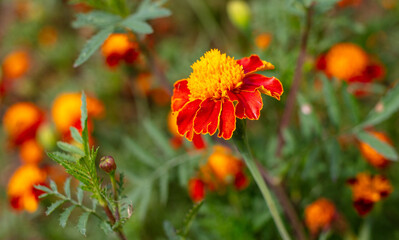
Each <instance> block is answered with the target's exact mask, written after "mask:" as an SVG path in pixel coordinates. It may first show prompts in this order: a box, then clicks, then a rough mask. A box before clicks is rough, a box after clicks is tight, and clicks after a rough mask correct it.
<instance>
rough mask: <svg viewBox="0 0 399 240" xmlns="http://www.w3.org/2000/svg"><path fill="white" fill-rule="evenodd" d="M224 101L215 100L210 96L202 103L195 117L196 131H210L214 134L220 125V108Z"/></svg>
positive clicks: (210, 133)
mask: <svg viewBox="0 0 399 240" xmlns="http://www.w3.org/2000/svg"><path fill="white" fill-rule="evenodd" d="M221 107H222V101H215V100H212V99H210V98H208V99H206V100H204V101H203V102H202V103H201V107H200V109H199V110H198V112H197V116H196V117H195V119H194V131H195V133H203V134H205V133H208V132H209V135H213V134H214V133H215V132H216V130H217V128H218V125H219V115H220V109H221Z"/></svg>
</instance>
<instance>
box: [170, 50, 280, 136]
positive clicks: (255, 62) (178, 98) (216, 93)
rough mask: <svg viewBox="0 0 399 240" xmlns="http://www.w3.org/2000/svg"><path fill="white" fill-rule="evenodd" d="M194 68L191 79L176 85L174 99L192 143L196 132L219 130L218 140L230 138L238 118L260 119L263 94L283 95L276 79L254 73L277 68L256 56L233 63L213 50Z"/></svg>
mask: <svg viewBox="0 0 399 240" xmlns="http://www.w3.org/2000/svg"><path fill="white" fill-rule="evenodd" d="M191 68H192V69H193V72H192V73H191V75H190V77H189V78H187V79H182V80H179V81H177V82H176V83H175V84H174V91H173V96H172V111H173V112H174V114H177V126H178V132H179V134H180V135H181V136H185V137H186V138H187V139H188V140H190V141H191V140H192V139H193V137H194V134H195V133H197V134H206V133H209V134H210V135H213V134H214V133H215V132H216V130H217V129H219V133H218V137H223V138H224V139H230V138H231V137H232V135H233V132H234V130H235V127H236V126H235V125H236V124H235V123H236V117H238V118H240V119H244V118H248V119H251V120H255V119H259V116H260V110H261V109H262V107H263V102H262V97H261V93H264V94H266V95H269V96H271V97H274V98H276V99H278V100H279V99H280V96H281V94H282V93H283V86H282V84H281V82H280V81H279V80H278V79H277V78H275V77H271V78H269V77H265V76H263V75H260V74H255V72H257V71H261V70H268V69H274V66H273V65H272V64H271V63H269V62H266V61H262V60H261V59H260V58H259V57H258V56H257V55H252V56H251V57H246V58H243V59H240V60H234V58H231V57H229V56H226V54H221V53H220V51H219V50H217V49H213V50H210V51H208V52H206V53H205V55H204V56H203V57H201V59H200V60H199V61H197V62H195V63H194V64H193V65H192V66H191Z"/></svg>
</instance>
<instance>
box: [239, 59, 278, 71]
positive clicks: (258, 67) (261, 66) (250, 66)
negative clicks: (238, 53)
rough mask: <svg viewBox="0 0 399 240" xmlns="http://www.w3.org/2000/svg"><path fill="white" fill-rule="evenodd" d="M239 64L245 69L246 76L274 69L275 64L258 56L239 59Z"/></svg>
mask: <svg viewBox="0 0 399 240" xmlns="http://www.w3.org/2000/svg"><path fill="white" fill-rule="evenodd" d="M237 63H238V64H240V65H241V66H242V67H243V69H244V73H245V74H249V73H253V72H256V71H262V70H269V69H274V66H273V64H271V63H269V62H266V61H262V60H261V59H260V58H259V56H258V55H251V56H250V57H245V58H242V59H239V60H237Z"/></svg>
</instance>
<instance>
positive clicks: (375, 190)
mask: <svg viewBox="0 0 399 240" xmlns="http://www.w3.org/2000/svg"><path fill="white" fill-rule="evenodd" d="M348 183H349V185H350V186H351V189H352V193H353V197H352V198H353V206H354V207H355V209H356V211H357V212H358V214H359V215H362V216H363V215H366V214H367V213H369V212H370V211H371V209H372V208H373V206H374V203H376V202H378V201H380V200H381V199H382V198H385V197H387V196H388V195H389V194H390V193H391V192H392V191H393V188H392V186H391V183H390V182H389V180H388V179H386V178H385V177H383V176H381V175H375V176H371V175H370V174H368V173H359V174H358V175H357V176H356V178H352V179H349V180H348Z"/></svg>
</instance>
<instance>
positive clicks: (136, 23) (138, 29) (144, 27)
mask: <svg viewBox="0 0 399 240" xmlns="http://www.w3.org/2000/svg"><path fill="white" fill-rule="evenodd" d="M120 24H121V26H123V27H127V28H129V29H130V30H132V31H133V32H135V33H138V34H150V33H153V32H154V30H153V29H152V27H151V25H150V24H148V23H146V22H144V21H143V20H140V19H137V17H136V16H134V15H132V16H130V17H128V18H126V19H125V20H123V21H122V22H121V23H120Z"/></svg>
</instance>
